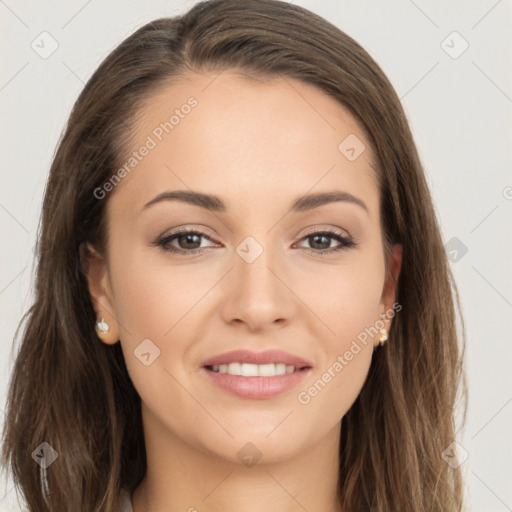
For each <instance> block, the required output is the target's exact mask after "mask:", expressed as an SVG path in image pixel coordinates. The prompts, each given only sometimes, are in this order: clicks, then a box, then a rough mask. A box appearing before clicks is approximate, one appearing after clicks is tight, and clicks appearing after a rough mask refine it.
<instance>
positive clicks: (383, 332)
mask: <svg viewBox="0 0 512 512" xmlns="http://www.w3.org/2000/svg"><path fill="white" fill-rule="evenodd" d="M380 318H381V319H382V320H384V319H385V318H386V315H385V314H384V313H382V315H380ZM379 331H380V338H379V345H380V346H381V347H382V345H384V342H385V341H386V340H387V339H388V331H386V329H384V328H382V329H379Z"/></svg>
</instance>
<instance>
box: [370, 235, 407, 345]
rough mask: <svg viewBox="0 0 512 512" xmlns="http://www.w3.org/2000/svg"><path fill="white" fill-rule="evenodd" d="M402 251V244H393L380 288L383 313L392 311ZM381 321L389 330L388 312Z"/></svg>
mask: <svg viewBox="0 0 512 512" xmlns="http://www.w3.org/2000/svg"><path fill="white" fill-rule="evenodd" d="M402 252H403V246H402V244H395V245H393V249H392V252H391V255H390V257H389V260H388V267H389V272H388V275H387V276H386V280H385V282H384V288H383V290H382V297H381V302H380V306H381V308H382V313H383V314H385V313H386V312H389V311H390V310H391V311H393V304H394V303H395V302H396V288H397V283H398V276H399V275H400V270H401V268H402ZM400 309H401V308H400ZM383 321H384V323H385V329H386V330H387V331H389V329H390V327H391V322H392V320H391V318H389V314H387V315H386V317H385V318H384V319H383ZM377 344H378V340H377V343H376V345H375V346H377Z"/></svg>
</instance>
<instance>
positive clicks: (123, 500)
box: [118, 487, 133, 512]
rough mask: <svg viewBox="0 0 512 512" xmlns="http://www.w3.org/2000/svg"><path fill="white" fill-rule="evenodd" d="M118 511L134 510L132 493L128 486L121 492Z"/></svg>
mask: <svg viewBox="0 0 512 512" xmlns="http://www.w3.org/2000/svg"><path fill="white" fill-rule="evenodd" d="M118 512H133V507H132V499H131V493H130V491H129V490H128V489H127V488H126V487H123V488H122V489H121V491H120V492H119V509H118Z"/></svg>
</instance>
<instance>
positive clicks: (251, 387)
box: [201, 350, 313, 400]
mask: <svg viewBox="0 0 512 512" xmlns="http://www.w3.org/2000/svg"><path fill="white" fill-rule="evenodd" d="M229 363H249V364H269V363H283V364H285V365H287V366H290V365H291V366H295V368H296V370H295V371H294V372H293V373H286V374H284V375H275V376H273V377H244V376H242V375H230V374H229V373H218V372H214V371H212V370H210V369H208V368H206V367H207V366H214V365H221V364H229ZM312 366H313V365H312V364H311V362H309V361H307V360H306V359H304V358H302V357H299V356H296V355H294V354H290V353H288V352H283V351H282V350H265V351H263V352H253V351H250V350H232V351H231V352H225V353H224V354H220V355H218V356H215V357H212V358H210V359H207V360H206V361H204V362H203V363H202V368H201V372H203V373H204V374H205V375H206V376H207V378H208V379H209V381H210V382H212V383H213V384H215V385H216V386H218V387H219V388H221V389H223V390H224V391H226V392H228V393H230V394H231V395H234V396H237V397H239V398H248V399H252V400H263V399H266V398H272V397H274V396H277V395H280V394H282V393H285V392H286V391H289V390H290V389H293V388H294V387H295V386H297V385H298V384H299V382H301V381H302V380H303V379H304V378H305V377H306V376H307V375H309V374H310V373H311V372H312Z"/></svg>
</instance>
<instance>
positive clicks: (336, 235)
mask: <svg viewBox="0 0 512 512" xmlns="http://www.w3.org/2000/svg"><path fill="white" fill-rule="evenodd" d="M184 234H187V235H199V236H201V237H204V238H206V239H208V240H210V241H212V239H211V238H210V237H209V236H208V235H206V234H205V233H202V232H201V231H196V230H194V229H186V228H185V229H180V230H178V231H175V232H174V233H171V234H170V235H166V236H163V237H161V238H159V239H158V240H157V241H156V242H155V243H154V245H156V246H158V247H160V248H161V249H162V250H163V251H165V252H169V253H172V254H178V255H181V256H186V255H189V254H199V253H202V252H204V250H205V249H207V248H206V247H198V248H197V249H190V250H185V249H176V248H175V247H170V246H168V245H167V244H169V243H170V242H171V241H173V240H175V239H176V238H178V237H179V236H182V235H184ZM316 235H324V236H326V237H328V238H333V239H335V240H337V241H338V242H340V245H339V246H338V247H335V248H333V249H326V250H321V249H308V248H305V247H302V249H303V250H305V251H306V252H309V253H310V254H314V255H315V256H318V255H320V256H322V255H324V254H330V253H334V252H338V251H343V250H346V249H350V248H352V247H355V246H356V245H357V243H356V242H355V241H354V240H353V239H352V238H351V237H346V236H344V235H343V234H342V233H340V232H338V231H334V230H331V229H325V230H323V231H312V232H310V233H307V234H306V235H305V236H304V237H302V238H301V240H300V241H302V240H305V239H307V238H309V237H311V236H316Z"/></svg>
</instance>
